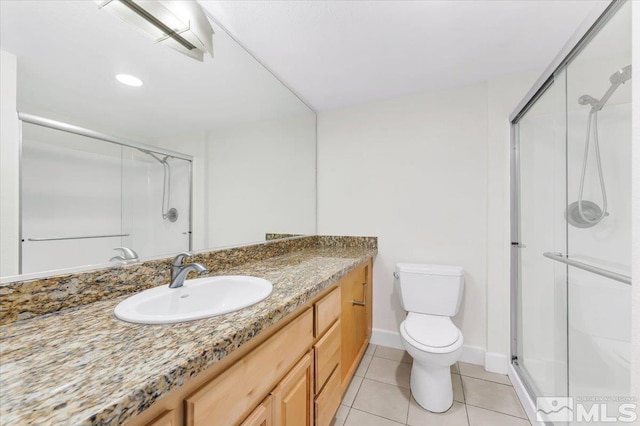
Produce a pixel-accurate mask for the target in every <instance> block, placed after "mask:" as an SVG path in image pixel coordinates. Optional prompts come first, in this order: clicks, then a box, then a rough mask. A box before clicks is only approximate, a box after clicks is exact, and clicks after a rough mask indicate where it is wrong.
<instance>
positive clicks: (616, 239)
mask: <svg viewBox="0 0 640 426" xmlns="http://www.w3.org/2000/svg"><path fill="white" fill-rule="evenodd" d="M614 6H615V8H614V9H612V10H611V11H610V12H609V14H608V15H607V16H606V18H605V19H603V20H601V21H599V23H598V25H596V26H595V30H592V33H590V34H588V36H587V37H586V38H585V40H587V41H586V42H585V43H583V44H582V45H580V46H579V48H577V49H575V50H574V51H572V52H571V53H570V56H569V57H567V58H566V59H565V60H564V61H563V62H561V65H560V66H558V68H557V69H556V71H555V73H554V75H553V76H552V77H551V78H549V80H548V81H547V83H546V85H545V86H544V87H542V88H541V89H540V91H539V92H538V93H537V96H536V97H534V98H533V99H532V100H531V101H530V102H529V104H528V105H527V106H526V107H525V108H524V109H523V110H522V111H520V112H519V113H518V114H517V116H516V117H517V118H516V119H515V120H514V122H513V136H514V138H513V148H514V152H515V156H514V182H513V189H514V191H513V194H514V202H513V216H512V218H513V220H514V224H515V226H514V228H513V239H512V241H513V242H512V246H513V254H512V261H513V271H514V272H515V274H513V276H512V280H513V281H514V285H513V286H512V289H513V291H514V294H515V297H514V299H513V301H514V306H513V307H512V309H514V312H515V316H514V317H513V319H514V322H515V327H514V334H513V336H512V337H513V339H514V342H513V345H512V349H513V354H512V355H513V363H514V366H515V369H516V372H517V373H518V375H519V376H520V378H521V379H522V381H523V383H524V385H525V387H526V388H527V390H528V391H529V393H530V395H531V396H532V397H533V399H534V402H535V401H536V398H537V397H552V398H554V400H555V403H556V405H554V406H548V407H546V409H544V410H545V411H542V412H541V411H538V413H537V414H542V418H539V419H538V420H547V421H548V422H549V423H553V424H558V425H559V424H581V422H584V421H587V420H588V421H589V424H611V419H614V422H615V419H618V418H626V419H629V418H631V417H630V416H631V415H626V414H625V413H622V412H621V411H620V407H621V404H622V403H624V402H629V401H631V402H632V403H636V404H637V402H638V401H634V400H633V399H631V396H630V382H631V377H630V362H631V360H630V341H631V329H630V327H631V85H632V69H631V65H630V64H631V13H630V12H631V10H630V9H631V4H630V2H620V3H616V4H615V5H614ZM562 397H568V398H567V399H566V401H563V400H559V399H558V398H562ZM567 401H569V402H567ZM565 402H566V403H567V404H571V405H567V408H569V409H567V410H565V412H564V414H566V416H565V418H564V419H562V418H563V415H556V414H558V413H556V411H558V407H560V406H559V405H557V404H559V403H565ZM543 406H544V405H543ZM561 414H562V413H561ZM638 414H640V413H636V415H638ZM619 416H622V417H619Z"/></svg>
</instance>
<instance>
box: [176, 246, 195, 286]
mask: <svg viewBox="0 0 640 426" xmlns="http://www.w3.org/2000/svg"><path fill="white" fill-rule="evenodd" d="M191 256H193V253H189V252H188V251H183V252H182V253H178V255H177V256H176V257H174V258H173V261H172V262H171V281H172V282H173V280H175V279H176V276H178V274H179V273H180V271H181V270H182V267H183V266H184V260H185V259H186V258H187V257H191Z"/></svg>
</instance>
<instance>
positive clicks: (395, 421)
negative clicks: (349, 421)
mask: <svg viewBox="0 0 640 426" xmlns="http://www.w3.org/2000/svg"><path fill="white" fill-rule="evenodd" d="M351 410H356V411H360V412H361V413H366V414H370V415H372V416H376V417H378V418H381V419H385V420H391V421H392V422H394V423H397V424H399V425H401V424H402V423H400V422H399V421H397V420H393V419H390V418H389V417H384V416H380V415H378V414H375V413H370V412H368V411H364V410H359V409H357V408H352V409H351ZM349 413H351V411H349ZM405 425H406V423H405Z"/></svg>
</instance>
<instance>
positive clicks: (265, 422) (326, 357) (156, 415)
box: [127, 260, 372, 426]
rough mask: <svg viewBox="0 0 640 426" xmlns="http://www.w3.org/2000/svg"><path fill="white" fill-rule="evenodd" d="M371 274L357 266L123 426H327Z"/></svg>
mask: <svg viewBox="0 0 640 426" xmlns="http://www.w3.org/2000/svg"><path fill="white" fill-rule="evenodd" d="M371 267H372V261H371V260H369V261H368V262H366V263H364V264H363V265H361V266H358V267H357V268H356V269H354V270H353V271H351V272H350V273H348V274H347V275H346V276H344V277H343V278H342V279H341V280H340V281H339V282H338V283H337V284H335V285H334V286H333V287H332V288H330V289H329V290H327V291H326V292H324V293H323V294H322V295H320V296H318V297H317V298H316V299H315V300H312V301H310V302H308V303H306V304H305V305H304V306H302V307H300V308H299V309H298V311H297V313H294V314H292V315H290V317H291V318H292V319H289V320H287V319H285V320H283V321H282V324H279V325H277V326H274V328H273V329H272V330H270V331H267V332H266V333H265V334H264V335H263V336H257V337H256V338H255V339H253V340H251V341H250V342H248V343H247V345H245V347H243V348H241V349H239V350H238V351H237V352H236V353H233V354H231V355H230V356H229V357H227V358H225V359H223V360H222V361H221V362H220V363H218V364H216V365H214V366H212V367H210V369H208V370H205V371H204V372H202V373H201V374H200V375H198V376H197V377H195V378H193V379H191V380H189V381H187V382H186V383H185V384H184V385H183V386H182V387H180V388H178V389H175V390H173V391H172V392H171V393H169V394H168V395H167V396H165V397H163V398H161V399H159V400H158V401H156V402H155V403H154V404H153V405H152V406H151V407H150V408H149V409H147V410H146V411H144V412H143V413H141V414H140V415H138V416H137V417H135V418H133V419H131V420H130V421H128V422H127V424H129V425H131V426H183V425H185V426H209V425H212V426H232V425H240V426H329V425H330V424H331V422H332V420H333V418H334V416H335V413H336V412H337V410H338V408H339V406H340V402H341V400H342V397H343V395H344V393H345V391H346V388H347V386H348V385H349V382H350V381H351V378H352V377H353V375H354V373H355V371H356V368H357V366H358V363H359V362H360V359H361V358H362V356H363V355H364V352H365V350H366V347H367V343H368V341H369V338H370V336H371V312H372V311H371V302H372V298H371V296H372V292H371V283H372V281H371ZM150 419H153V420H150Z"/></svg>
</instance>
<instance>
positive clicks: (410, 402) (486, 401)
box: [333, 345, 530, 426]
mask: <svg viewBox="0 0 640 426" xmlns="http://www.w3.org/2000/svg"><path fill="white" fill-rule="evenodd" d="M411 362H412V360H411V357H410V356H409V354H407V353H406V352H405V351H401V350H398V349H392V348H387V347H384V346H375V345H369V347H368V349H367V352H366V353H365V355H364V357H363V358H362V362H361V363H360V366H359V367H358V370H357V371H356V374H355V377H354V378H353V380H352V381H351V384H350V385H349V388H348V389H347V392H346V394H345V396H344V399H343V401H342V405H340V408H339V409H338V413H337V414H336V417H335V419H334V421H333V426H397V425H410V426H431V425H433V426H529V425H530V423H529V421H528V420H527V416H526V415H525V413H524V409H523V408H522V404H521V403H520V400H519V399H518V397H517V396H516V393H515V391H514V390H513V387H512V386H511V382H510V381H509V378H508V377H507V376H503V375H501V374H495V373H488V372H486V371H485V370H484V368H482V367H481V366H478V365H473V364H467V363H464V362H459V363H457V364H456V365H453V366H452V368H451V378H452V381H453V399H454V403H453V406H452V407H451V408H450V409H449V410H448V411H447V412H445V413H442V414H434V413H431V412H429V411H426V410H424V409H423V408H422V407H420V406H419V405H418V404H417V403H416V402H415V400H414V399H413V398H412V397H411V390H410V386H409V379H410V377H411Z"/></svg>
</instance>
